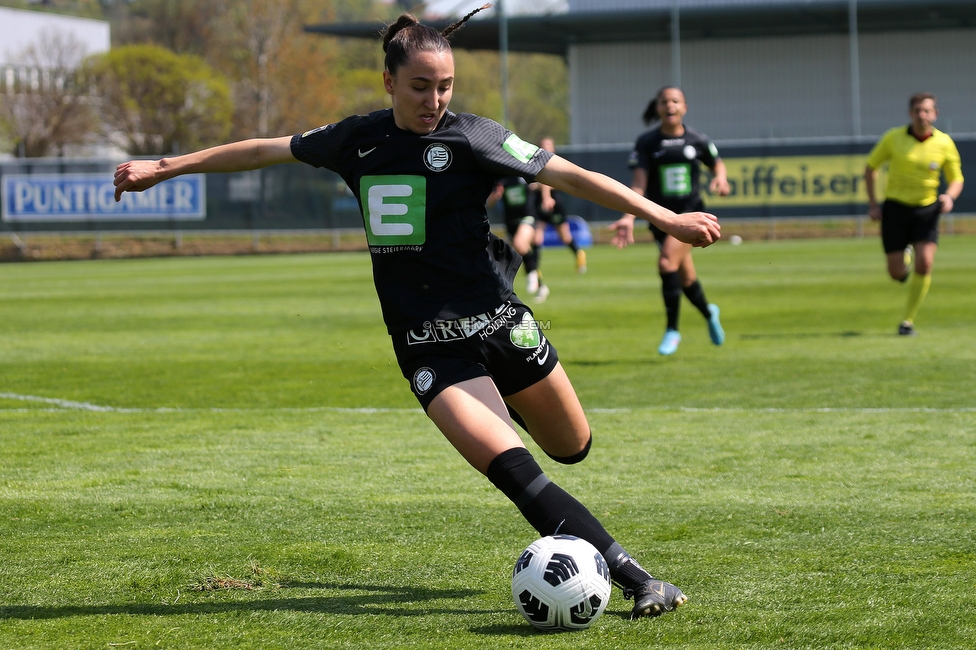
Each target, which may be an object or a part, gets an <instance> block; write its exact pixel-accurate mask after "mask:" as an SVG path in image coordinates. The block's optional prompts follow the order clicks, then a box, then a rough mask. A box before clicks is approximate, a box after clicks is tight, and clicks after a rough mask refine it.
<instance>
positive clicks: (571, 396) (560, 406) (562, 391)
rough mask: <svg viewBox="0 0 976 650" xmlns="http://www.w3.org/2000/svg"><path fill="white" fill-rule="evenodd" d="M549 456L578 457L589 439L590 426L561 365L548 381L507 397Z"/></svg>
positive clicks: (551, 373)
mask: <svg viewBox="0 0 976 650" xmlns="http://www.w3.org/2000/svg"><path fill="white" fill-rule="evenodd" d="M505 401H506V402H508V403H509V404H510V405H511V406H512V408H513V409H515V410H516V411H518V413H519V415H521V416H522V419H524V420H525V424H526V425H527V426H528V428H529V435H531V436H532V439H533V440H535V442H536V443H537V444H538V445H539V446H540V447H542V448H543V449H544V450H545V451H546V452H547V453H549V454H550V455H552V456H556V457H560V458H568V457H570V456H573V455H575V454H578V453H579V452H580V451H582V450H583V448H584V447H585V446H586V443H587V442H588V441H589V439H590V425H589V423H588V422H587V421H586V414H585V413H584V412H583V407H582V405H580V402H579V398H578V397H577V396H576V390H575V389H574V388H573V385H572V383H571V382H570V381H569V377H568V376H567V375H566V371H565V370H564V369H563V367H562V364H558V363H557V364H556V366H555V367H554V368H553V370H552V372H550V373H549V374H548V375H547V376H546V377H545V379H542V380H540V381H537V382H536V383H534V384H532V385H531V386H529V387H528V388H525V389H523V390H521V391H519V392H517V393H514V394H512V395H508V396H507V397H505Z"/></svg>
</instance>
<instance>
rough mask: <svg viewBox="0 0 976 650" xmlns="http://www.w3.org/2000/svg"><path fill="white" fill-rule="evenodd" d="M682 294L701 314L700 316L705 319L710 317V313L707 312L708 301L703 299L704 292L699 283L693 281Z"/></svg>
mask: <svg viewBox="0 0 976 650" xmlns="http://www.w3.org/2000/svg"><path fill="white" fill-rule="evenodd" d="M684 292H685V296H687V298H688V300H690V301H691V304H693V305H694V306H695V307H697V308H698V311H700V312H701V313H702V316H704V317H705V318H711V317H712V313H711V312H710V311H708V300H706V299H705V291H704V290H703V289H702V286H701V282H699V281H698V280H695V281H694V282H692V283H691V284H690V285H688V286H687V287H685V288H684Z"/></svg>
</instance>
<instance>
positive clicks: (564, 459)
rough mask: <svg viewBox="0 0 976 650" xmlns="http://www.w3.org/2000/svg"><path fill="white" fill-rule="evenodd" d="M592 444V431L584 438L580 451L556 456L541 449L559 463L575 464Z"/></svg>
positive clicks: (584, 455)
mask: <svg viewBox="0 0 976 650" xmlns="http://www.w3.org/2000/svg"><path fill="white" fill-rule="evenodd" d="M592 445H593V433H592V432H590V434H589V436H588V437H587V439H586V444H585V445H583V448H582V449H581V450H580V451H578V452H576V453H575V454H571V455H569V456H556V455H554V454H550V453H549V452H548V451H546V450H545V449H543V451H546V455H547V456H549V458H551V459H553V460H554V461H556V462H557V463H560V464H562V465H575V464H576V463H579V462H582V461H583V459H584V458H586V457H587V456H588V455H589V453H590V447H591V446H592Z"/></svg>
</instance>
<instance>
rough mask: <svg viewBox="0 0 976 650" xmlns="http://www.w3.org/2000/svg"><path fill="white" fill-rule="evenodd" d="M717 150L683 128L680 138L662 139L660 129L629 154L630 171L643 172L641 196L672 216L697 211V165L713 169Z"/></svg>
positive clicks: (699, 204)
mask: <svg viewBox="0 0 976 650" xmlns="http://www.w3.org/2000/svg"><path fill="white" fill-rule="evenodd" d="M716 160H718V149H717V148H716V147H715V145H714V144H712V142H711V141H710V140H709V139H708V137H707V136H705V135H704V134H702V133H699V132H698V131H695V130H694V129H689V128H688V127H687V126H686V127H685V132H684V135H682V136H681V137H677V138H670V137H666V136H665V135H664V134H662V133H661V129H660V127H658V128H655V129H651V130H650V131H647V132H646V133H644V134H643V135H641V136H640V137H639V138H637V143H636V144H635V145H634V150H633V151H632V152H631V154H630V159H629V160H628V164H629V165H630V168H631V169H633V168H635V167H640V168H641V169H644V170H646V171H647V190H646V191H645V192H644V196H646V197H647V198H649V199H650V200H652V201H654V202H655V203H659V204H661V205H663V206H664V207H666V208H668V209H669V210H672V211H674V212H691V211H696V210H701V209H702V208H703V207H704V204H703V203H702V200H701V194H700V192H701V187H700V181H699V178H700V176H701V163H705V166H706V167H708V168H713V167H714V166H715V161H716Z"/></svg>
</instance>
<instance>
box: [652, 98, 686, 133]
mask: <svg viewBox="0 0 976 650" xmlns="http://www.w3.org/2000/svg"><path fill="white" fill-rule="evenodd" d="M687 112H688V107H687V106H685V95H684V93H683V92H681V91H680V90H678V89H677V88H667V89H665V90H664V91H663V92H662V93H661V94H660V96H658V98H657V116H658V117H659V118H661V125H662V126H664V127H666V128H671V129H675V128H678V127H680V126H681V120H682V119H683V118H684V116H685V113H687Z"/></svg>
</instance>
